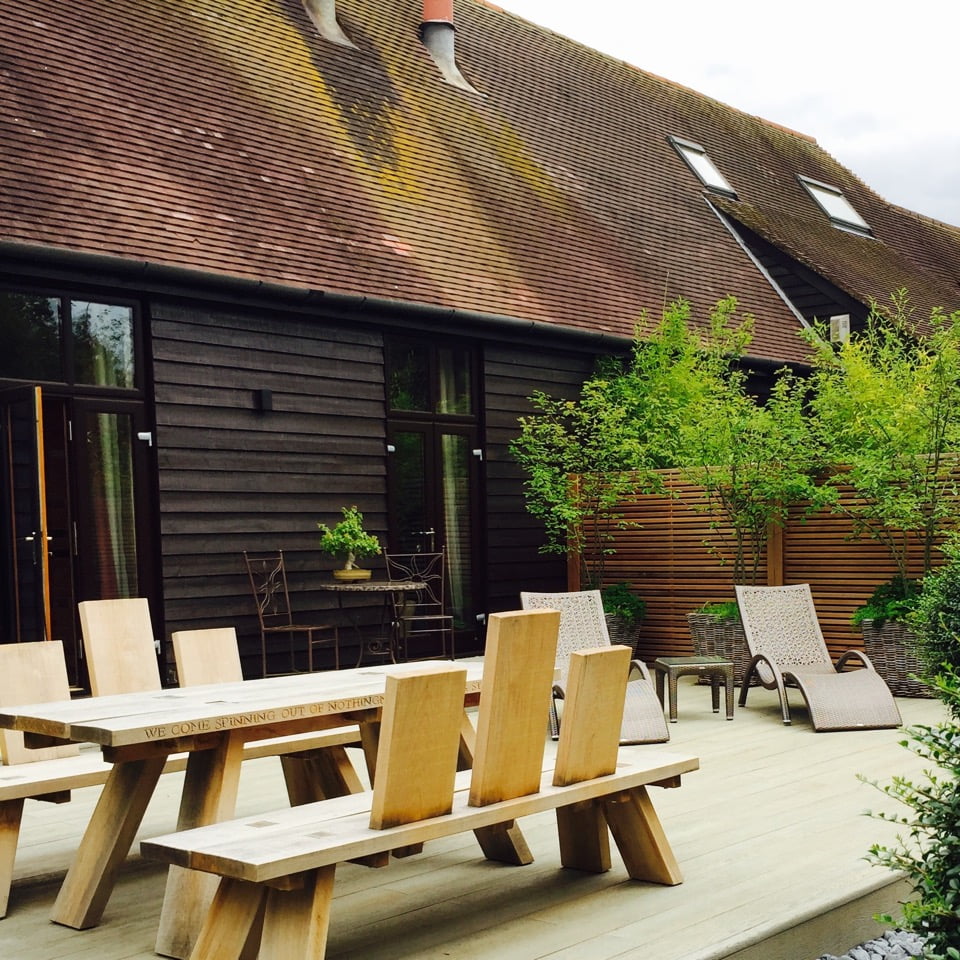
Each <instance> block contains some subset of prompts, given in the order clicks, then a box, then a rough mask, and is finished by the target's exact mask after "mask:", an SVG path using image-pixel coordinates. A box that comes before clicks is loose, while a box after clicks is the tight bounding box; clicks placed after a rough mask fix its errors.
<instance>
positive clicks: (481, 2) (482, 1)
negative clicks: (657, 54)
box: [472, 0, 819, 146]
mask: <svg viewBox="0 0 960 960" xmlns="http://www.w3.org/2000/svg"><path fill="white" fill-rule="evenodd" d="M472 2H473V3H475V4H477V6H481V7H486V8H487V9H488V10H493V11H495V12H497V13H502V14H505V15H506V16H508V17H512V18H513V19H514V20H520V21H522V22H523V23H529V24H530V26H532V27H535V28H536V29H537V30H541V31H543V32H544V33H549V34H553V36H555V37H558V38H559V39H560V40H563V41H565V42H566V43H571V44H574V45H575V46H578V47H582V48H583V49H585V50H589V51H591V53H594V54H596V55H597V56H600V57H603V58H604V59H606V60H611V61H613V62H614V63H619V64H622V65H623V66H625V67H627V69H629V70H634V71H636V72H637V73H640V74H643V75H644V76H646V77H650V78H651V79H653V80H656V81H659V82H660V83H664V84H667V85H668V86H671V87H675V88H676V89H678V90H684V91H686V92H687V93H692V94H694V95H695V96H697V97H700V98H702V99H703V100H709V101H710V102H711V103H716V104H719V105H720V106H721V107H723V108H724V109H726V110H732V111H734V112H735V113H738V114H740V116H742V117H747V118H748V119H750V120H754V121H756V122H757V123H762V124H763V125H764V126H767V127H771V128H772V129H774V130H780V131H782V132H783V133H787V134H790V135H791V136H794V137H798V138H799V139H800V140H806V141H807V142H808V143H812V144H815V145H817V146H819V144H817V140H816V138H815V137H812V136H811V135H810V134H808V133H802V132H801V131H800V130H794V129H793V128H792V127H788V126H786V125H785V124H782V123H777V122H776V121H774V120H768V119H767V118H766V117H761V116H759V115H758V114H755V113H748V112H747V111H746V110H741V109H740V108H739V107H735V106H733V105H732V104H729V103H727V102H726V101H724V100H718V99H717V98H716V97H712V96H710V94H708V93H703V91H701V90H697V89H696V88H694V87H690V86H687V85H686V84H685V83H680V82H678V81H676V80H671V79H670V78H669V77H663V76H661V75H660V74H659V73H654V72H653V71H652V70H647V69H645V68H644V67H640V66H637V64H635V63H631V62H630V61H629V60H624V59H623V58H621V57H616V56H614V55H613V54H612V53H604V51H603V50H598V49H597V48H596V47H591V46H590V45H589V44H586V43H584V42H583V41H581V40H575V39H574V38H573V37H568V36H567V35H566V34H565V33H560V32H559V31H558V30H554V29H553V28H552V27H546V26H544V25H543V24H540V23H537V22H536V21H535V20H528V19H527V18H526V17H522V16H520V14H518V13H514V12H513V11H512V10H507V9H506V8H504V7H502V6H500V5H499V4H497V3H493V2H491V0H472Z"/></svg>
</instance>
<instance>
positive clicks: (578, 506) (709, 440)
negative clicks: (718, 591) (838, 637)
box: [511, 297, 819, 583]
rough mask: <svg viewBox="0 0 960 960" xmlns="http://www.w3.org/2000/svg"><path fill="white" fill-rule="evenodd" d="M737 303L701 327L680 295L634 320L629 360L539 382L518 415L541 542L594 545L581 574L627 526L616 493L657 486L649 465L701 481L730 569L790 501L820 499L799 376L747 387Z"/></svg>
mask: <svg viewBox="0 0 960 960" xmlns="http://www.w3.org/2000/svg"><path fill="white" fill-rule="evenodd" d="M736 307H737V303H736V300H735V299H733V298H732V297H730V298H727V299H725V300H721V301H720V302H718V303H717V304H716V306H715V307H714V309H713V311H712V312H711V314H710V317H709V318H708V321H707V323H706V324H705V325H699V326H698V325H697V324H695V323H694V321H693V319H692V317H691V311H690V305H689V304H688V303H686V302H685V301H683V300H677V301H676V302H675V303H673V304H671V305H670V306H669V307H668V308H667V309H666V310H665V311H664V314H663V317H662V318H661V321H660V323H659V325H658V326H657V327H656V329H654V330H653V331H652V332H651V333H643V332H641V330H640V328H638V332H637V335H636V338H635V342H634V347H633V351H632V354H631V356H630V357H629V358H628V359H627V360H626V361H624V362H619V363H618V362H612V361H610V362H607V363H606V364H603V365H601V366H600V367H599V368H598V370H597V372H596V374H595V375H594V376H593V377H592V378H591V379H590V380H588V381H587V382H586V383H585V384H584V386H583V388H582V390H581V394H580V397H579V399H577V400H556V399H552V398H550V397H548V396H546V395H545V394H543V393H537V394H535V395H534V396H533V398H532V403H533V405H534V407H535V409H536V412H535V414H534V415H532V416H528V417H522V418H521V419H520V428H521V432H520V435H519V437H517V439H516V440H515V441H514V442H513V444H512V447H511V449H512V452H513V454H514V456H515V457H516V459H517V460H518V461H519V463H520V464H521V465H522V466H523V467H524V469H525V470H526V472H527V481H526V484H525V491H526V498H527V509H528V510H529V511H530V513H532V514H533V515H534V516H536V517H539V518H540V519H541V520H542V521H543V522H544V525H545V527H546V533H547V542H546V544H545V546H544V548H543V549H545V550H550V551H556V552H564V551H566V550H567V549H568V548H569V549H573V550H575V551H578V552H579V553H580V554H581V555H582V556H588V557H591V558H592V559H593V560H594V561H595V564H596V565H595V567H594V569H593V570H592V571H590V573H589V574H588V575H587V577H586V578H585V579H586V580H587V582H593V583H599V582H602V565H603V558H604V556H605V555H606V554H607V553H608V552H609V551H610V541H611V540H612V533H613V531H614V530H616V529H617V528H618V527H622V526H625V525H626V522H625V521H624V518H623V514H622V512H621V509H620V507H621V504H622V502H623V500H624V498H625V497H627V496H629V495H630V494H631V493H632V492H634V491H635V490H641V491H650V490H658V489H662V482H661V481H660V479H659V477H658V476H657V475H656V474H655V472H654V471H655V470H656V469H657V468H662V467H679V468H680V469H682V470H683V471H684V472H685V474H686V475H687V476H688V477H689V478H690V479H691V480H692V481H693V482H695V483H699V484H701V485H702V486H703V487H704V488H705V490H706V492H707V504H706V509H708V510H710V511H711V512H712V514H713V515H714V517H715V521H714V522H712V528H713V530H714V532H715V534H716V537H715V539H714V540H712V541H711V543H710V544H709V546H710V548H711V549H713V550H714V552H715V553H716V554H717V555H718V556H720V557H721V559H722V560H723V561H725V562H726V561H730V562H731V563H732V567H733V570H732V573H733V578H734V580H735V581H737V582H744V581H750V582H754V581H755V580H756V576H757V567H758V564H759V560H760V556H761V552H762V549H763V546H764V544H765V543H766V538H767V536H768V534H769V530H770V526H771V524H775V523H782V522H783V520H784V517H785V515H786V511H787V509H788V507H789V506H790V504H792V503H796V502H798V501H800V500H807V501H810V502H811V504H814V503H815V502H816V501H817V500H818V493H819V488H818V487H817V486H816V485H815V484H814V482H813V479H812V475H813V473H814V471H815V469H816V464H817V460H816V458H815V457H814V456H813V451H812V448H811V443H810V439H811V438H810V434H809V431H808V429H807V424H806V420H805V418H804V415H803V390H802V385H801V384H799V383H798V382H797V381H796V380H795V379H794V378H793V377H791V376H790V375H788V374H787V373H785V372H784V373H782V374H781V375H780V376H779V377H778V378H777V383H776V386H775V387H774V389H773V392H772V395H771V397H770V398H769V400H768V402H767V403H766V404H765V405H759V404H758V403H757V402H756V400H755V398H754V397H752V396H751V395H750V394H749V392H748V390H747V378H746V374H744V373H743V371H742V369H741V368H740V365H739V361H740V360H741V359H742V357H743V355H744V352H745V350H746V348H747V346H748V345H749V343H750V338H751V330H752V323H753V321H752V319H751V318H750V317H738V316H737V313H736ZM571 476H576V477H577V478H578V482H577V484H573V483H571Z"/></svg>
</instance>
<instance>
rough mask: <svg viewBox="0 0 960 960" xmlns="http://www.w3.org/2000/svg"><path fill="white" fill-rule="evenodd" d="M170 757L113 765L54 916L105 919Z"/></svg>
mask: <svg viewBox="0 0 960 960" xmlns="http://www.w3.org/2000/svg"><path fill="white" fill-rule="evenodd" d="M166 762H167V758H166V757H163V756H160V757H153V758H151V759H149V760H129V761H124V762H118V763H115V764H114V765H113V768H112V769H111V770H110V775H109V776H108V777H107V782H106V783H105V784H104V787H103V791H102V792H101V794H100V799H99V800H98V801H97V805H96V807H95V808H94V811H93V815H92V816H91V817H90V822H89V823H88V824H87V829H86V831H85V832H84V834H83V839H82V840H81V841H80V846H79V847H78V848H77V853H76V856H75V857H74V858H73V863H71V864H70V869H69V870H68V871H67V875H66V877H65V878H64V881H63V884H62V885H61V887H60V892H59V894H58V895H57V900H56V903H54V905H53V913H52V914H51V916H50V919H51V920H52V921H53V922H54V923H61V924H63V925H64V926H66V927H73V928H75V929H77V930H84V929H86V928H87V927H94V926H96V925H97V924H98V923H99V922H100V917H101V916H102V915H103V910H104V907H106V905H107V901H108V900H109V899H110V894H111V893H112V892H113V884H114V881H115V879H116V874H117V870H118V869H119V867H120V864H121V863H123V861H124V859H125V858H126V856H127V854H128V853H129V852H130V845H131V844H132V843H133V838H134V837H135V836H136V833H137V830H138V829H139V827H140V823H141V822H142V820H143V814H144V812H145V811H146V809H147V804H148V803H149V801H150V798H151V797H152V796H153V791H154V789H155V788H156V786H157V781H158V780H159V779H160V774H161V773H163V768H164V765H165V764H166Z"/></svg>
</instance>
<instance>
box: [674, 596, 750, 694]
mask: <svg viewBox="0 0 960 960" xmlns="http://www.w3.org/2000/svg"><path fill="white" fill-rule="evenodd" d="M687 623H689V624H690V636H691V637H692V638H693V652H694V653H695V654H696V655H697V656H698V657H723V658H724V659H725V660H730V661H731V662H732V663H733V682H734V683H735V684H736V685H737V686H738V687H739V686H740V685H741V684H742V683H743V675H744V674H745V673H746V672H747V667H749V666H750V651H749V650H748V649H747V641H746V638H745V637H744V635H743V624H742V623H741V622H740V621H739V620H717V618H716V617H711V616H710V615H709V614H706V613H688V614H687ZM698 682H699V683H703V684H708V683H710V679H709V678H706V679H703V678H702V679H701V680H699V681H698ZM750 686H751V687H755V686H759V681H758V680H757V678H756V677H753V678H752V679H751V680H750Z"/></svg>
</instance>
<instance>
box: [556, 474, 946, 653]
mask: <svg viewBox="0 0 960 960" xmlns="http://www.w3.org/2000/svg"><path fill="white" fill-rule="evenodd" d="M663 475H664V479H665V482H666V485H667V489H668V490H669V491H670V494H671V495H664V494H636V495H634V496H632V497H630V498H628V499H625V500H624V502H623V503H622V504H621V506H620V508H619V509H620V512H622V514H623V518H624V521H626V522H627V523H628V524H630V526H628V527H627V528H626V529H616V530H614V531H613V541H612V546H613V548H614V550H615V553H614V554H613V555H611V556H608V557H607V558H606V561H605V565H604V572H603V583H604V585H607V584H612V583H622V582H626V583H630V584H632V585H633V587H634V589H635V591H636V592H637V593H638V594H639V595H640V596H642V597H643V598H644V600H646V602H647V615H646V618H645V619H644V622H643V625H642V627H641V630H640V644H639V646H638V655H639V656H641V657H642V658H643V659H645V660H647V661H650V660H653V659H655V658H656V657H659V656H683V655H685V654H690V653H692V652H693V646H692V643H691V640H690V630H689V626H688V624H687V620H686V615H687V614H688V613H689V612H690V611H691V610H694V609H696V608H697V607H699V606H701V605H702V604H704V603H707V602H715V601H725V600H732V599H733V568H732V566H731V565H730V563H724V562H723V561H722V559H721V556H723V555H724V554H723V553H721V555H720V556H718V555H717V554H716V553H715V552H713V551H711V550H710V549H709V548H708V547H707V546H706V543H707V542H708V541H709V542H712V543H714V544H717V545H718V546H724V536H723V534H724V528H723V527H721V528H718V529H713V528H712V527H711V517H710V515H709V514H707V513H705V512H704V511H703V506H704V504H705V502H706V495H705V493H704V491H703V489H702V488H701V487H698V486H696V485H694V484H691V483H689V482H688V481H686V480H684V479H683V477H681V476H680V475H679V474H678V473H676V472H673V471H665V472H664V474H663ZM849 495H850V494H849V491H847V492H845V493H844V496H849ZM850 534H851V526H850V521H849V520H847V519H846V518H845V517H843V516H840V515H837V514H831V513H829V512H827V511H821V512H819V513H817V514H815V515H813V516H811V517H805V516H804V510H803V508H802V507H796V508H794V509H792V510H791V512H790V517H789V519H788V522H787V524H786V526H785V528H784V529H783V531H782V532H781V533H780V534H779V535H778V536H776V537H775V538H774V539H773V540H772V541H771V544H770V547H769V550H768V551H765V553H764V554H763V556H761V567H760V576H759V581H758V582H760V583H771V584H774V583H809V584H810V586H811V590H812V591H813V596H814V601H815V602H816V605H817V612H818V614H819V617H820V621H821V625H822V628H823V633H824V638H825V640H826V641H827V646H828V647H829V648H830V651H831V653H832V654H833V655H834V656H836V655H838V654H839V653H841V652H843V651H844V650H847V649H850V648H859V647H862V646H863V643H862V640H861V637H860V634H859V632H858V631H856V630H855V629H854V628H853V627H852V626H851V625H850V616H851V614H852V613H853V611H854V610H855V609H856V608H857V607H858V606H860V605H861V604H863V603H864V602H865V600H866V599H867V597H868V596H869V595H870V594H871V593H872V592H873V589H874V587H875V586H876V585H877V584H878V583H881V582H883V581H884V580H887V579H889V578H890V577H891V576H892V575H893V573H894V572H895V567H894V565H893V563H892V561H891V560H890V558H889V555H888V554H887V552H886V550H885V549H884V548H883V547H882V546H880V545H879V544H877V543H875V542H874V541H872V540H869V539H858V540H854V539H851V536H850ZM768 554H769V555H768ZM726 556H728V557H729V550H727V551H726ZM938 556H939V555H938ZM588 559H590V558H588ZM920 567H921V560H920V553H919V550H918V549H915V550H914V552H913V553H912V554H911V572H912V573H913V574H918V573H919V570H920ZM578 570H579V568H578V566H577V565H576V564H574V563H572V564H571V565H570V578H569V579H570V584H569V586H570V589H578V588H579V584H578V582H577V575H578Z"/></svg>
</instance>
